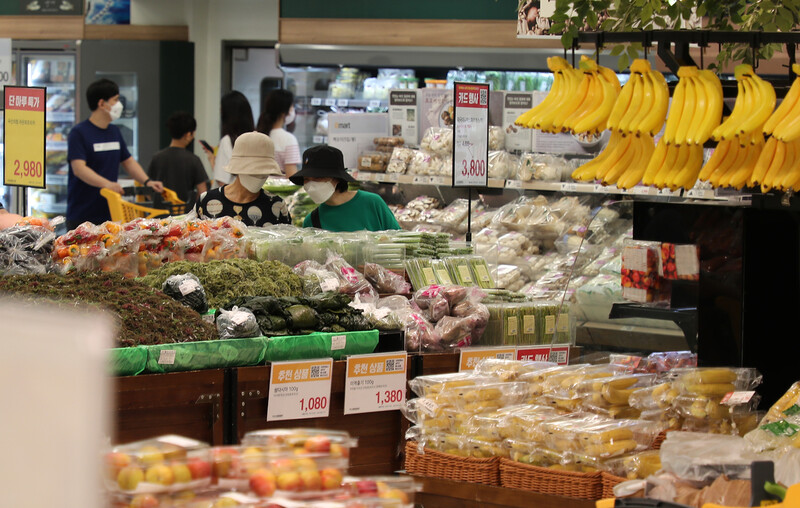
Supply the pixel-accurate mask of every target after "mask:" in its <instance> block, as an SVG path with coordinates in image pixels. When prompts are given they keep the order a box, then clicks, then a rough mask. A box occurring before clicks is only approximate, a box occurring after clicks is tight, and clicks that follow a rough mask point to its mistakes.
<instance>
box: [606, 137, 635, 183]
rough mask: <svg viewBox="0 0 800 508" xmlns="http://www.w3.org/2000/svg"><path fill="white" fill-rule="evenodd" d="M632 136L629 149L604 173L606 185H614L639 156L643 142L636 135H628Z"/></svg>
mask: <svg viewBox="0 0 800 508" xmlns="http://www.w3.org/2000/svg"><path fill="white" fill-rule="evenodd" d="M628 137H629V138H631V140H630V142H629V144H628V148H627V150H625V153H624V154H623V155H622V157H620V159H619V160H618V161H617V162H616V163H615V164H612V165H610V167H609V168H608V171H606V174H605V175H603V178H602V180H603V183H604V184H605V185H613V184H616V183H617V180H619V177H620V176H622V174H623V173H624V172H625V171H626V170H627V169H628V168H629V167H630V166H631V164H632V163H633V161H635V160H636V158H637V157H639V155H640V153H641V150H642V148H641V144H640V143H639V142H638V141H639V139H640V138H637V137H636V136H628Z"/></svg>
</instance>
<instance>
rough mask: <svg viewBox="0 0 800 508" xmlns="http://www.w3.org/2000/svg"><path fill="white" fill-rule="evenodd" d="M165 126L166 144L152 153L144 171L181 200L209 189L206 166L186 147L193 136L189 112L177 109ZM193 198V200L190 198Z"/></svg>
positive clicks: (193, 127) (194, 121)
mask: <svg viewBox="0 0 800 508" xmlns="http://www.w3.org/2000/svg"><path fill="white" fill-rule="evenodd" d="M167 129H168V130H169V135H170V136H171V137H172V141H171V142H170V144H169V146H168V147H167V148H165V149H163V150H161V151H160V152H158V153H157V154H155V155H154V156H153V160H152V161H150V166H148V168H147V175H148V176H149V177H150V178H152V179H153V180H159V181H160V182H162V183H163V184H164V187H166V188H168V189H172V190H174V191H175V194H177V195H178V198H180V199H181V201H189V198H190V197H192V196H195V194H193V193H192V191H194V190H197V194H196V196H199V195H201V194H203V193H204V192H205V191H207V190H208V186H207V185H206V180H208V175H206V170H205V169H204V168H203V163H202V162H200V159H199V158H198V157H197V156H196V155H195V154H193V153H192V152H190V151H189V150H187V149H186V147H187V146H189V143H191V142H192V141H193V140H194V131H195V130H197V121H196V120H195V119H194V117H193V116H192V115H190V114H189V113H185V112H183V111H179V112H177V113H174V114H173V115H172V116H170V117H169V118H168V119H167ZM192 201H194V200H192Z"/></svg>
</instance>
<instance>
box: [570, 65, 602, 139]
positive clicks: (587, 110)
mask: <svg viewBox="0 0 800 508" xmlns="http://www.w3.org/2000/svg"><path fill="white" fill-rule="evenodd" d="M602 103H603V85H602V84H601V78H600V77H599V76H598V75H597V73H596V72H590V73H589V95H588V97H587V99H586V100H585V101H584V102H583V104H582V105H581V107H580V108H578V109H577V110H575V112H573V113H572V115H570V116H569V117H567V119H566V120H565V121H564V129H565V130H570V131H572V132H578V131H576V130H575V126H576V125H577V124H578V123H579V122H581V120H583V119H585V118H588V117H589V116H590V115H591V114H592V113H594V112H595V111H596V110H597V109H598V108H599V107H600V105H601V104H602Z"/></svg>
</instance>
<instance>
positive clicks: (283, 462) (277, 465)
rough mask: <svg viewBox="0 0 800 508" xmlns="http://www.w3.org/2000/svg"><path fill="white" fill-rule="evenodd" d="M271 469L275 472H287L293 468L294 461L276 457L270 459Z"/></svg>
mask: <svg viewBox="0 0 800 508" xmlns="http://www.w3.org/2000/svg"><path fill="white" fill-rule="evenodd" d="M272 470H273V471H275V474H277V475H280V474H281V473H288V472H290V471H294V470H295V463H294V460H292V459H277V460H274V461H272Z"/></svg>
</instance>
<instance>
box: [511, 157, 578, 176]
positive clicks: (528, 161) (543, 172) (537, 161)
mask: <svg viewBox="0 0 800 508" xmlns="http://www.w3.org/2000/svg"><path fill="white" fill-rule="evenodd" d="M568 169H569V165H568V164H567V161H566V159H564V158H563V157H555V156H553V155H548V154H541V153H524V154H522V157H520V162H519V168H518V169H517V179H518V180H522V181H523V182H528V181H531V180H536V181H544V182H560V181H561V179H562V177H563V176H564V175H565V174H568V173H567V171H568Z"/></svg>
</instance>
